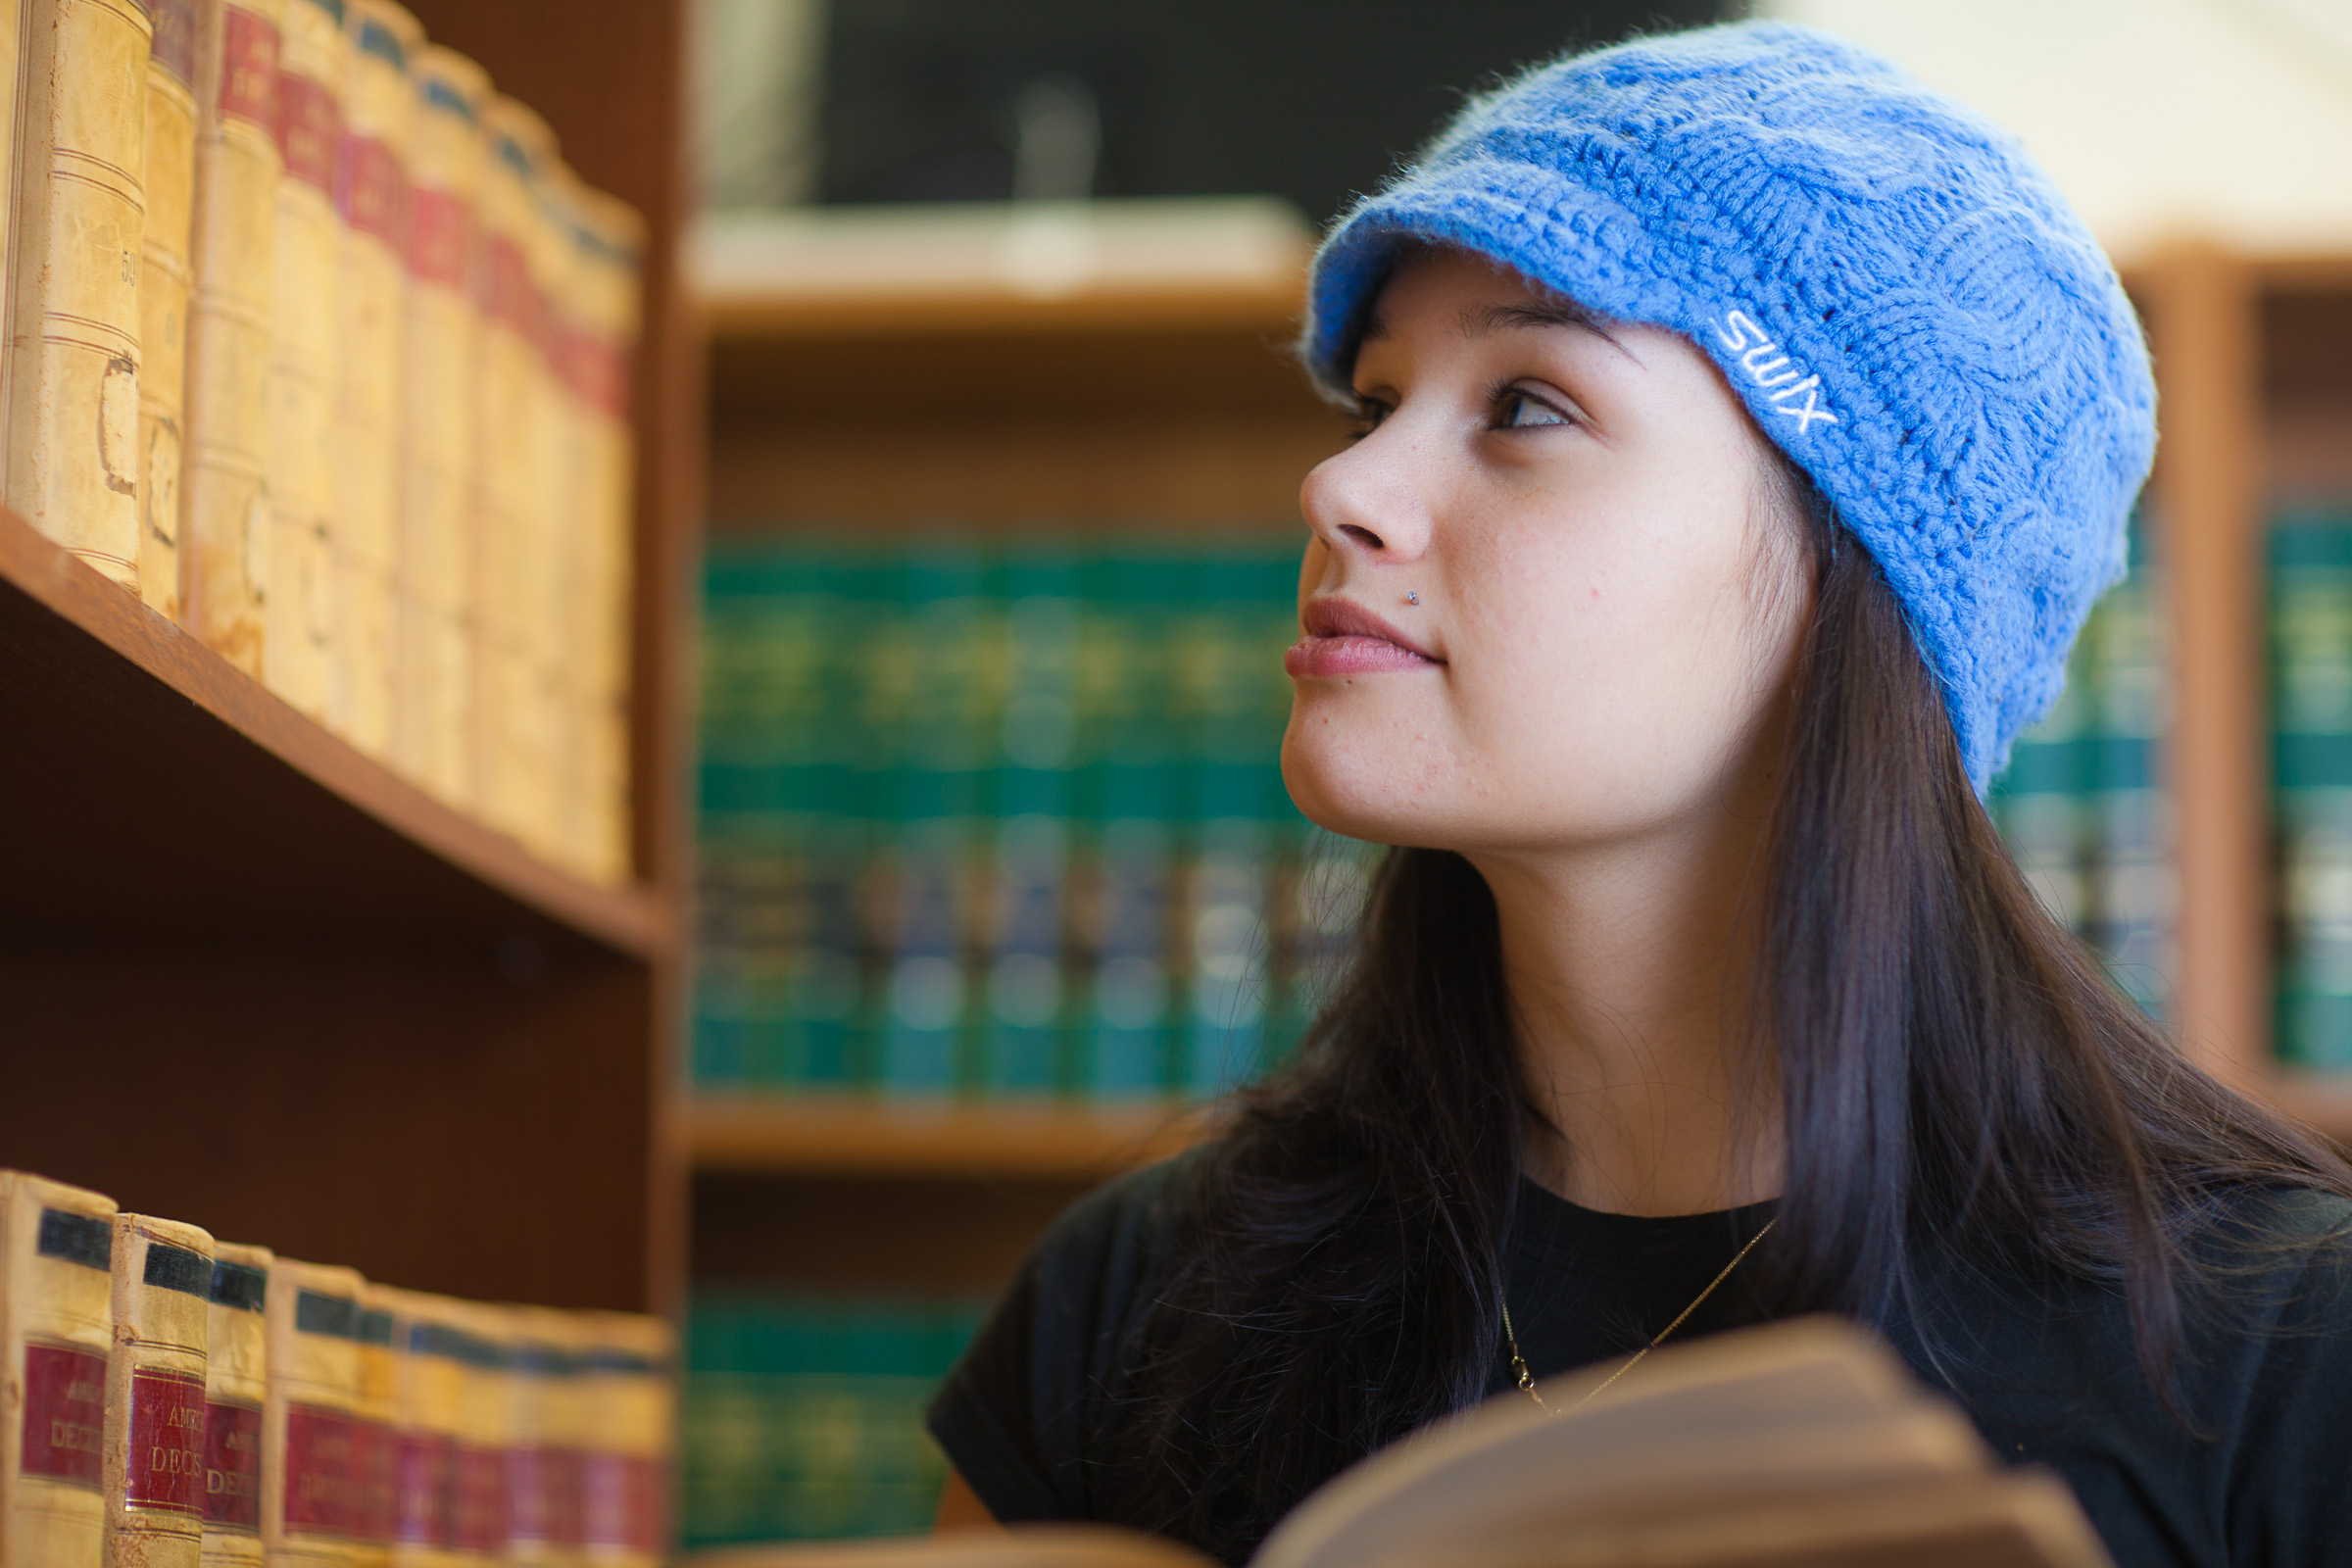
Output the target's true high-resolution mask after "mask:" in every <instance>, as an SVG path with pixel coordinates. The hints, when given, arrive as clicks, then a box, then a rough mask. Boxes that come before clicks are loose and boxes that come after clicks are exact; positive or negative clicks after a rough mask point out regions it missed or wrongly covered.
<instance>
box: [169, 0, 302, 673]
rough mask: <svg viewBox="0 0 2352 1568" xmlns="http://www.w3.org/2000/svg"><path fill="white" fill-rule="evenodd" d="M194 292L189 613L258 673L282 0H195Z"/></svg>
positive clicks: (186, 556) (185, 606)
mask: <svg viewBox="0 0 2352 1568" xmlns="http://www.w3.org/2000/svg"><path fill="white" fill-rule="evenodd" d="M195 4H196V220H195V225H194V229H193V234H194V238H193V240H192V241H191V246H192V255H193V256H194V259H195V293H194V295H193V297H192V298H191V300H190V303H189V306H188V376H187V418H188V439H187V444H186V446H185V448H184V449H183V458H182V463H181V466H180V497H181V499H180V523H179V527H180V532H179V598H180V623H181V624H182V625H184V626H186V627H187V628H188V629H189V630H191V631H193V632H195V633H196V635H197V636H198V637H200V638H202V639H203V640H204V641H205V642H206V643H208V644H210V645H211V646H212V647H213V648H214V649H215V650H217V651H218V652H219V653H220V654H221V657H223V658H225V659H226V660H228V661H229V662H231V663H233V664H235V665H236V666H237V667H238V668H240V669H242V670H244V671H246V672H247V673H248V674H251V675H257V676H258V675H260V674H262V673H263V668H262V665H263V646H262V645H263V638H264V636H265V634H266V631H267V624H266V616H265V609H264V607H265V603H266V601H267V600H268V598H269V595H270V582H269V572H270V496H269V490H268V486H267V481H266V475H265V469H266V466H267V465H268V462H269V447H270V314H271V306H270V295H271V288H272V285H273V284H274V281H275V278H274V272H273V269H274V267H275V257H276V237H277V182H278V165H279V160H278V156H277V44H278V22H279V20H280V18H281V17H282V16H283V14H284V6H285V0H195Z"/></svg>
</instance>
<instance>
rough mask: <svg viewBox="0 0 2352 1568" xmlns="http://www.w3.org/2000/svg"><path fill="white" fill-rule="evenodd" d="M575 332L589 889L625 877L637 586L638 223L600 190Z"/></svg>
mask: <svg viewBox="0 0 2352 1568" xmlns="http://www.w3.org/2000/svg"><path fill="white" fill-rule="evenodd" d="M577 200H578V212H579V219H580V226H579V229H578V230H577V232H576V233H575V235H574V242H575V244H576V246H577V248H578V251H579V256H580V267H579V271H578V274H577V288H578V293H577V299H578V310H577V316H576V318H575V326H576V335H575V336H574V338H573V340H572V343H571V345H570V355H569V361H570V379H571V385H572V389H573V394H574V396H575V397H576V398H577V400H578V404H579V407H580V409H581V411H582V414H583V417H584V419H583V424H582V427H581V428H582V435H583V437H584V440H585V450H584V451H583V452H582V453H581V455H580V458H579V461H578V470H577V471H578V473H579V475H580V492H581V499H580V503H579V511H578V515H577V522H576V524H575V526H576V527H577V528H578V530H579V537H580V544H579V552H580V554H579V560H580V583H579V587H578V591H577V592H576V593H575V594H574V595H573V596H572V600H571V613H572V615H573V617H574V618H573V620H572V623H571V625H570V627H569V629H568V631H567V633H566V640H567V641H568V643H569V644H570V646H571V647H572V648H574V649H575V650H576V653H575V659H574V666H575V668H576V669H577V671H578V674H577V676H576V677H575V678H576V682H577V686H578V689H579V701H580V704H581V708H580V712H579V717H578V719H577V723H578V727H579V735H578V746H579V751H578V754H577V766H578V770H579V785H578V788H577V789H576V790H575V792H574V794H573V796H572V800H573V806H574V810H575V811H576V813H577V814H576V815H575V817H574V819H573V821H572V823H571V824H570V828H569V833H568V837H569V838H570V840H571V842H572V843H573V845H574V846H575V851H574V860H575V863H576V864H577V865H578V867H579V868H580V870H581V871H582V873H583V874H584V875H586V876H588V877H590V878H592V879H593V880H596V881H599V882H605V883H618V882H624V881H626V880H628V876H629V869H630V851H629V687H630V676H631V643H632V638H631V635H630V633H631V619H632V615H633V613H634V611H635V601H636V594H635V578H636V528H635V519H636V515H637V496H636V453H635V436H634V433H633V432H632V430H631V428H630V424H629V380H630V365H631V363H632V361H633V360H634V359H635V357H636V349H637V334H638V329H639V320H640V316H641V309H642V306H641V301H642V282H641V272H642V267H643V258H644V254H645V223H644V221H643V220H642V219H640V218H639V217H638V216H637V214H636V212H635V211H634V210H633V209H631V208H630V207H629V206H628V205H627V204H625V203H623V202H621V201H619V200H617V199H616V198H614V197H612V196H608V195H606V194H604V193H603V192H601V191H594V190H586V191H582V192H580V193H579V195H578V198H577Z"/></svg>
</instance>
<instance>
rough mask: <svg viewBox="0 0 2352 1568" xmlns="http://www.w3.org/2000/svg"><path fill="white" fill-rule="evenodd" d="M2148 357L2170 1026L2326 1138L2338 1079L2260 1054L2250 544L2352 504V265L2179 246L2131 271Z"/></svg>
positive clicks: (2259, 788)
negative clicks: (2169, 908)
mask: <svg viewBox="0 0 2352 1568" xmlns="http://www.w3.org/2000/svg"><path fill="white" fill-rule="evenodd" d="M2125 276H2126V282H2127V284H2128V285H2129V286H2130V287H2131V290H2132V293H2133V296H2134V298H2135V299H2136V300H2137V301H2138V303H2139V305H2140V307H2141V311H2142V314H2143V316H2144V317H2145V319H2146V320H2147V323H2148V328H2149V337H2150V341H2151V346H2152V348H2153V351H2154V355H2155V364H2156V376H2157V383H2158V392H2159V419H2160V423H2161V426H2162V442H2161V444H2160V447H2159V451H2158V460H2157V470H2156V476H2155V480H2154V486H2153V492H2152V493H2153V502H2154V504H2153V507H2152V509H2151V515H2152V516H2153V517H2154V519H2155V521H2156V525H2157V527H2158V529H2159V533H2160V537H2159V549H2160V552H2161V554H2162V557H2163V559H2164V563H2165V570H2164V577H2163V581H2164V585H2165V590H2166V592H2167V594H2168V596H2169V603H2168V605H2167V622H2168V625H2169V627H2170V632H2171V639H2172V645H2171V670H2172V705H2173V711H2172V722H2171V726H2170V729H2169V733H2168V737H2167V745H2166V757H2165V762H2166V767H2167V769H2168V772H2169V775H2170V780H2171V788H2172V791H2173V797H2174V813H2175V834H2176V841H2177V854H2176V863H2177V866H2178V874H2179V891H2178V909H2179V914H2178V926H2177V929H2178V932H2179V937H2178V940H2179V970H2178V974H2179V991H2178V997H2179V1017H2180V1036H2181V1040H2182V1044H2183V1046H2184V1047H2185V1048H2186V1049H2187V1050H2188V1051H2189V1052H2190V1054H2192V1055H2194V1056H2195V1057H2196V1058H2197V1059H2198V1060H2199V1061H2201V1062H2203V1063H2204V1064H2205V1065H2206V1066H2207V1067H2209V1068H2211V1069H2213V1070H2214V1071H2216V1072H2218V1073H2220V1074H2221V1075H2222V1076H2223V1077H2225V1078H2227V1079H2229V1080H2230V1081H2231V1082H2234V1083H2237V1084H2239V1085H2240V1086H2242V1087H2244V1088H2247V1089H2249V1090H2251V1091H2253V1092H2255V1093H2258V1094H2262V1095H2264V1096H2266V1097H2268V1098H2270V1099H2271V1100H2273V1101H2274V1102H2275V1103H2278V1105H2280V1106H2281V1108H2283V1109H2286V1110H2288V1111H2290V1112H2291V1113H2293V1114H2296V1115H2299V1116H2301V1117H2303V1118H2304V1119H2306V1120H2307V1121H2309V1122H2311V1123H2312V1124H2313V1125H2314V1126H2316V1127H2318V1128H2320V1129H2321V1130H2322V1131H2324V1132H2326V1133H2327V1135H2328V1136H2330V1137H2332V1138H2335V1139H2338V1140H2339V1141H2345V1142H2352V1085H2345V1084H2339V1083H2336V1082H2333V1081H2331V1080H2330V1079H2328V1078H2327V1077H2326V1076H2324V1075H2313V1074H2308V1073H2292V1072H2282V1071H2281V1070H2280V1069H2279V1068H2278V1065H2277V1063H2276V1060H2275V1057H2274V1052H2273V1041H2272V1022H2273V1001H2272V995H2273V985H2274V976H2273V965H2274V961H2275V956H2276V955H2275V940H2276V939H2275V932H2276V922H2277V918H2278V916H2277V913H2276V911H2277V909H2278V889H2277V888H2276V887H2275V886H2274V885H2273V881H2274V871H2275V861H2276V829H2275V825H2274V824H2273V822H2272V820H2271V809H2270V804H2271V777H2270V763H2271V752H2270V734H2271V730H2270V720H2269V690H2268V686H2269V680H2268V672H2267V668H2266V665H2267V659H2268V655H2267V651H2266V649H2265V646H2264V639H2265V636H2266V635H2267V633H2266V630H2265V620H2264V608H2263V604H2264V593H2265V586H2264V538H2265V530H2266V526H2267V520H2268V517H2269V515H2270V511H2271V508H2272V506H2273V505H2274V503H2275V502H2277V501H2278V500H2281V499H2285V500H2295V499H2311V498H2318V497H2331V498H2338V499H2340V498H2343V497H2346V496H2352V257H2307V256H2280V257H2246V256H2238V255H2233V254H2231V253H2229V252H2228V251H2226V250H2224V249H2221V248H2219V247H2216V246H2211V245H2199V244H2183V245H2181V246H2179V247H2176V248H2174V249H2172V250H2170V251H2167V252H2164V253H2162V254H2159V255H2155V256H2151V257H2148V258H2145V259H2143V260H2140V261H2137V262H2135V263H2133V264H2131V265H2129V266H2127V267H2126V269H2125Z"/></svg>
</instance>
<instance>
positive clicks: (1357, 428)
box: [1353, 398, 1389, 436]
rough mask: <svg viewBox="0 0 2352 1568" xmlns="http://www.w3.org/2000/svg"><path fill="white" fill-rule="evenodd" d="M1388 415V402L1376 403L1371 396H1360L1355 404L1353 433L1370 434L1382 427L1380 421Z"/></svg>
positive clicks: (1359, 434)
mask: <svg viewBox="0 0 2352 1568" xmlns="http://www.w3.org/2000/svg"><path fill="white" fill-rule="evenodd" d="M1387 417H1389V406H1388V405H1387V404H1385V403H1376V402H1374V401H1373V400H1372V399H1370V398H1358V399H1357V400H1356V404H1355V419H1354V421H1353V423H1354V430H1353V433H1354V434H1355V435H1357V436H1367V435H1370V434H1371V433H1372V432H1373V431H1374V430H1377V429H1379V428H1380V421H1381V420H1383V419H1385V418H1387Z"/></svg>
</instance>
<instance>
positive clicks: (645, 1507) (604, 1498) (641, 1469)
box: [580, 1453, 668, 1553]
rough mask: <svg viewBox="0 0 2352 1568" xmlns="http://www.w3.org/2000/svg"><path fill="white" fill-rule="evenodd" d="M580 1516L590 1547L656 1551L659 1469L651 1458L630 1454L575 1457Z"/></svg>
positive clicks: (661, 1523)
mask: <svg viewBox="0 0 2352 1568" xmlns="http://www.w3.org/2000/svg"><path fill="white" fill-rule="evenodd" d="M581 1465H582V1485H581V1495H580V1503H581V1517H582V1521H583V1523H584V1524H585V1526H586V1529H585V1531H584V1536H585V1539H586V1542H587V1544H589V1545H591V1546H607V1547H618V1548H620V1549H622V1550H625V1551H644V1552H655V1553H659V1552H661V1551H662V1550H663V1549H665V1548H664V1547H663V1545H662V1538H663V1537H664V1536H665V1535H666V1534H667V1531H668V1526H667V1522H666V1521H665V1519H664V1518H663V1513H664V1509H663V1508H662V1472H661V1471H660V1470H659V1469H658V1468H657V1467H656V1466H655V1464H654V1461H653V1460H651V1459H647V1458H642V1457H640V1456H638V1455H636V1454H631V1453H587V1454H583V1455H582V1456H581Z"/></svg>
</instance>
